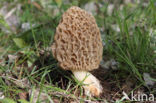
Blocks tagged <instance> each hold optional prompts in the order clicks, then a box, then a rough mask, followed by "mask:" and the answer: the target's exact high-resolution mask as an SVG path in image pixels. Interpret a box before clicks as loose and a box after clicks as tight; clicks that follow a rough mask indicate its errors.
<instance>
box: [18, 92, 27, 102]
mask: <svg viewBox="0 0 156 103" xmlns="http://www.w3.org/2000/svg"><path fill="white" fill-rule="evenodd" d="M18 95H19V97H20V99H24V100H27V98H28V93H27V92H22V93H19V94H18Z"/></svg>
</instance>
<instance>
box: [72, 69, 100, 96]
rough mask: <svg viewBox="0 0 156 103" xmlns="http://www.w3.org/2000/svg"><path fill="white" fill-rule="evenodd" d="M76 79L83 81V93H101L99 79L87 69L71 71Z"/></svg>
mask: <svg viewBox="0 0 156 103" xmlns="http://www.w3.org/2000/svg"><path fill="white" fill-rule="evenodd" d="M72 72H73V74H74V76H75V77H76V79H77V80H78V81H83V83H84V86H83V88H84V90H85V95H88V96H96V97H98V96H100V94H101V93H102V86H101V85H100V82H99V80H98V79H97V78H96V77H95V76H93V75H92V74H91V73H89V72H87V71H72Z"/></svg>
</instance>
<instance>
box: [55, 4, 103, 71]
mask: <svg viewBox="0 0 156 103" xmlns="http://www.w3.org/2000/svg"><path fill="white" fill-rule="evenodd" d="M52 53H53V56H54V58H56V59H57V60H58V63H59V65H60V67H61V68H62V69H65V70H85V71H91V70H93V69H97V68H98V67H99V64H100V61H101V60H102V54H103V45H102V40H101V34H100V31H99V28H98V26H97V24H96V21H95V19H94V17H93V16H92V15H91V14H89V13H87V12H86V11H85V10H83V9H81V8H79V7H76V6H73V7H70V8H69V9H68V10H67V11H66V12H64V14H63V15H62V19H61V20H60V22H59V25H58V26H57V28H56V33H55V36H54V43H53V44H52Z"/></svg>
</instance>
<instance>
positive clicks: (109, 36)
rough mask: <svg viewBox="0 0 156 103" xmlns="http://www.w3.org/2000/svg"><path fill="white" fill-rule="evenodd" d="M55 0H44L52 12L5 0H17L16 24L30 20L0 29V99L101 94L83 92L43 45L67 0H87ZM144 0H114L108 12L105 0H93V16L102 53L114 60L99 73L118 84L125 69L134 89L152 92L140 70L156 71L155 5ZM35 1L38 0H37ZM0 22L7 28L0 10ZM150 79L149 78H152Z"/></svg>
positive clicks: (69, 98)
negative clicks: (125, 1) (127, 0)
mask: <svg viewBox="0 0 156 103" xmlns="http://www.w3.org/2000/svg"><path fill="white" fill-rule="evenodd" d="M55 1H56V2H55ZM55 1H50V3H49V6H55V7H56V8H57V9H58V11H59V12H58V13H57V14H56V15H53V14H52V13H53V9H50V8H49V9H50V10H52V11H50V10H47V8H42V7H41V8H42V9H40V8H39V7H38V6H36V5H34V4H33V3H28V2H27V1H26V0H24V1H23V0H22V1H21V0H18V1H16V2H14V1H13V0H12V2H13V4H10V5H12V6H13V5H15V4H16V3H21V4H22V12H18V13H17V15H18V16H19V17H20V22H21V24H22V23H25V22H29V23H30V25H31V26H30V28H29V29H28V30H26V31H22V30H21V29H19V30H18V32H16V33H14V32H9V33H6V32H5V31H3V30H2V29H0V41H1V42H0V53H1V54H0V76H1V77H0V92H3V94H4V96H5V97H7V98H6V99H5V100H4V101H11V100H12V101H21V103H32V102H33V97H34V96H37V97H35V98H37V99H38V100H37V101H38V103H41V101H42V100H41V97H44V96H45V95H46V96H47V97H48V98H46V102H47V103H48V102H51V103H53V102H56V101H59V102H60V103H61V102H67V101H74V100H75V101H77V102H82V103H83V102H87V101H104V100H105V98H104V97H101V98H89V97H83V92H84V91H83V89H82V85H83V84H82V83H81V82H78V81H76V80H75V79H74V77H73V76H71V73H70V71H63V70H62V69H60V68H59V66H58V65H57V61H56V60H55V59H54V58H53V56H52V54H51V51H50V50H49V47H50V45H51V44H52V42H53V37H54V33H55V28H56V26H57V25H58V22H59V20H60V17H61V15H62V13H63V12H64V11H65V10H66V9H67V8H69V7H70V6H71V5H78V6H81V7H82V8H83V7H84V5H85V4H86V3H87V1H86V0H85V1H83V0H80V1H79V2H76V1H74V0H70V1H71V3H68V4H65V3H64V1H62V0H55ZM119 1H120V0H119ZM8 2H10V1H9V0H8ZM112 2H113V1H112ZM144 2H145V1H143V0H142V1H141V2H140V3H139V4H137V3H134V4H133V3H129V4H124V5H123V9H120V8H121V5H119V4H120V3H119V4H118V5H115V7H116V9H114V10H113V12H112V14H111V15H109V14H108V12H107V11H108V6H109V5H110V3H109V2H108V3H107V2H106V3H104V2H102V1H96V4H97V5H98V4H102V7H99V8H98V10H97V15H95V18H96V21H97V23H98V26H99V28H100V29H101V35H102V37H103V38H102V39H103V42H104V44H105V46H104V54H103V58H105V57H108V58H113V59H115V60H116V61H117V62H118V63H119V65H118V70H117V73H115V75H114V74H113V72H114V71H113V70H110V73H109V74H107V75H105V74H103V77H102V78H106V79H107V78H109V79H110V78H112V80H111V82H114V80H115V82H116V83H117V85H116V87H119V88H121V87H120V86H121V84H122V82H121V78H122V80H127V75H129V77H130V78H132V79H133V80H134V81H133V83H134V84H135V87H134V89H137V88H142V87H144V88H148V92H149V93H151V92H152V93H153V94H155V93H156V91H155V89H154V88H150V87H149V86H148V85H146V82H145V81H144V78H143V73H149V74H155V73H156V62H155V58H156V54H155V51H156V40H155V39H156V26H155V24H156V18H155V17H156V13H155V11H156V6H155V1H154V0H150V1H148V5H147V6H144V5H143V3H144ZM36 3H38V4H39V5H41V2H39V1H37V2H36ZM0 6H2V5H0ZM32 25H34V26H32ZM0 26H3V27H5V28H6V29H8V30H10V27H9V25H8V24H7V23H6V21H5V20H4V17H3V16H0ZM114 27H115V28H114ZM117 29H119V30H117ZM8 55H13V57H12V58H14V57H15V56H17V57H15V59H13V60H11V59H12V58H9V57H8ZM115 72H116V71H115ZM7 78H9V79H7ZM10 78H12V79H10ZM24 78H26V80H27V81H29V83H27V82H26V81H25V82H26V83H25V82H24V85H25V87H22V86H21V85H20V84H19V81H18V80H21V79H24ZM125 78H126V79H125ZM152 79H153V80H155V78H152ZM22 83H23V82H22ZM26 85H29V86H28V87H27V86H26ZM30 90H31V91H32V95H30V97H29V101H26V100H24V99H23V100H21V98H22V97H20V94H23V96H26V95H24V93H25V92H26V93H27V95H28V92H29V91H30ZM77 94H79V97H77ZM121 97H122V96H121ZM23 98H24V97H23ZM10 99H11V100H10ZM54 100H56V101H54ZM108 101H111V100H108ZM4 103H5V102H4ZM8 103H13V102H8Z"/></svg>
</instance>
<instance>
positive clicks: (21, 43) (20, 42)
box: [13, 38, 27, 48]
mask: <svg viewBox="0 0 156 103" xmlns="http://www.w3.org/2000/svg"><path fill="white" fill-rule="evenodd" d="M13 41H14V42H15V44H16V45H17V46H18V47H19V48H24V47H26V46H27V44H26V43H25V41H24V40H23V39H21V38H14V39H13Z"/></svg>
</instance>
